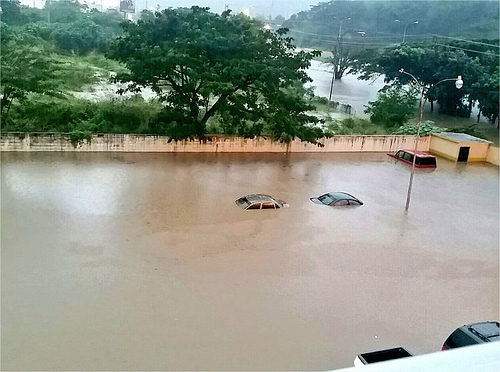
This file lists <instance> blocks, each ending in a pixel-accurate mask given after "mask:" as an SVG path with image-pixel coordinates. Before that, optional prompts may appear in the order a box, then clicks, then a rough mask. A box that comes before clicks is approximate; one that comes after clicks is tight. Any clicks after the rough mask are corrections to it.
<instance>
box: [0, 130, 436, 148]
mask: <svg viewBox="0 0 500 372" xmlns="http://www.w3.org/2000/svg"><path fill="white" fill-rule="evenodd" d="M169 141H170V140H169V138H168V137H163V136H151V135H132V134H98V135H93V136H92V138H91V141H90V142H87V141H82V142H80V143H78V144H73V143H71V141H70V139H69V136H68V135H61V134H36V133H31V134H27V133H4V134H2V136H1V137H0V149H1V151H78V152H106V151H109V152H395V151H396V150H398V149H402V148H411V149H412V148H413V147H414V146H415V137H414V136H399V135H387V136H335V137H332V138H326V139H321V140H320V141H319V142H320V143H321V145H314V144H311V143H307V142H302V141H299V140H295V141H292V142H291V143H289V144H286V143H280V142H276V141H272V140H270V139H267V138H265V137H259V138H255V139H246V138H241V137H225V136H212V137H209V138H208V139H207V140H205V141H198V140H196V141H190V140H183V141H170V142H169ZM429 142H430V137H424V138H421V139H420V141H419V147H418V148H419V150H424V151H426V150H428V149H429Z"/></svg>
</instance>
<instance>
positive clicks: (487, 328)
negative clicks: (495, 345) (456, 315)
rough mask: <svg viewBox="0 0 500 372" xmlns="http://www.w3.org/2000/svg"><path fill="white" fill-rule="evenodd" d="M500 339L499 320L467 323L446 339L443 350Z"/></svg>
mask: <svg viewBox="0 0 500 372" xmlns="http://www.w3.org/2000/svg"><path fill="white" fill-rule="evenodd" d="M499 340H500V325H499V323H498V322H479V323H472V324H466V325H464V326H462V327H459V328H457V329H456V330H455V331H453V333H452V334H451V335H450V337H448V338H447V339H446V341H445V342H444V344H443V347H442V348H441V350H448V349H454V348H456V347H462V346H468V345H475V344H482V343H484V342H492V341H499Z"/></svg>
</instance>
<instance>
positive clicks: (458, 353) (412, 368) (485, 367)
mask: <svg viewBox="0 0 500 372" xmlns="http://www.w3.org/2000/svg"><path fill="white" fill-rule="evenodd" d="M353 357H354V356H353ZM363 371H364V372H375V371H377V372H427V371H439V372H470V371H474V372H497V371H500V342H486V343H484V344H478V345H473V346H466V347H459V348H456V349H450V350H446V351H438V352H435V353H431V354H423V355H416V356H412V357H407V358H401V359H395V360H389V361H387V362H379V363H373V364H366V365H363V366H360V367H351V368H342V369H336V370H335V372H363Z"/></svg>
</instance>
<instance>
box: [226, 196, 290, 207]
mask: <svg viewBox="0 0 500 372" xmlns="http://www.w3.org/2000/svg"><path fill="white" fill-rule="evenodd" d="M235 203H236V205H237V206H238V207H240V208H243V209H280V208H284V207H288V204H287V203H285V202H284V201H283V200H278V199H275V198H273V197H272V196H270V195H266V194H252V195H247V196H243V197H241V198H239V199H238V200H236V201H235Z"/></svg>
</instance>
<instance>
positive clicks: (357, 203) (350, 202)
mask: <svg viewBox="0 0 500 372" xmlns="http://www.w3.org/2000/svg"><path fill="white" fill-rule="evenodd" d="M349 205H361V204H360V203H359V202H358V201H356V200H349Z"/></svg>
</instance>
